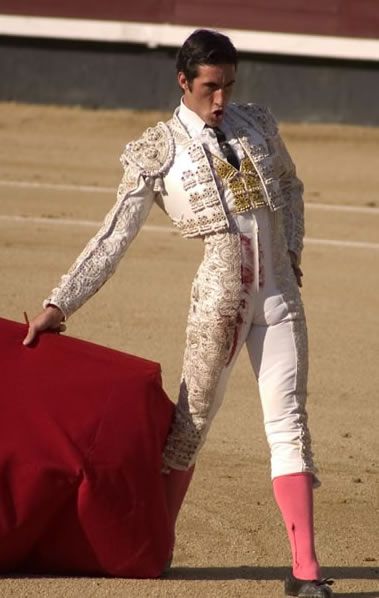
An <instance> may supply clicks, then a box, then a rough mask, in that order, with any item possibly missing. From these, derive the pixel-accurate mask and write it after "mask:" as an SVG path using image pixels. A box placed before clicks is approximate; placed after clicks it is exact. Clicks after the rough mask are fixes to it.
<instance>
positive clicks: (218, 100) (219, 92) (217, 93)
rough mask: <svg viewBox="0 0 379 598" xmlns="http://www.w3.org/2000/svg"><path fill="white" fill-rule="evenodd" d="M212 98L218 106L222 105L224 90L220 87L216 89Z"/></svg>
mask: <svg viewBox="0 0 379 598" xmlns="http://www.w3.org/2000/svg"><path fill="white" fill-rule="evenodd" d="M213 99H214V102H215V104H217V105H218V106H223V105H224V100H225V90H224V89H222V88H220V89H217V90H216V91H215V93H214V96H213Z"/></svg>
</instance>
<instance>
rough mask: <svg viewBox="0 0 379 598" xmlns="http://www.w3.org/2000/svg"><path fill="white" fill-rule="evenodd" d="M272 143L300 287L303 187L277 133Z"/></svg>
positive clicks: (293, 260) (287, 229)
mask: <svg viewBox="0 0 379 598" xmlns="http://www.w3.org/2000/svg"><path fill="white" fill-rule="evenodd" d="M272 118H274V117H272ZM272 143H273V145H274V148H273V149H274V152H275V153H277V155H278V158H279V160H278V163H279V171H278V177H279V185H280V189H281V192H282V195H283V198H284V200H285V206H284V208H283V220H284V229H285V235H286V239H287V245H288V251H289V254H290V258H291V264H292V268H293V270H294V273H295V276H296V279H297V282H298V284H299V286H302V284H301V277H302V275H303V273H302V271H301V269H300V263H301V253H302V250H303V241H304V201H303V191H304V186H303V183H302V182H301V180H300V179H299V178H298V177H297V175H296V167H295V164H294V162H293V160H292V158H291V156H290V154H289V152H288V150H287V148H286V145H285V143H284V141H283V139H282V138H281V136H280V134H279V133H277V134H276V135H275V137H274V138H273V141H272Z"/></svg>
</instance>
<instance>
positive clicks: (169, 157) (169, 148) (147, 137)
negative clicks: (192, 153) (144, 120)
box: [120, 122, 174, 177]
mask: <svg viewBox="0 0 379 598" xmlns="http://www.w3.org/2000/svg"><path fill="white" fill-rule="evenodd" d="M120 160H121V162H122V164H123V165H124V166H125V167H127V166H128V165H129V164H131V165H133V166H136V167H137V168H138V170H139V171H140V172H141V174H143V175H144V176H148V177H157V176H159V175H164V174H165V173H166V172H167V171H168V169H169V168H170V166H171V164H172V162H173V160H174V139H173V136H172V133H171V131H170V129H169V128H168V126H167V125H166V124H165V123H163V122H159V123H158V124H157V125H156V126H155V127H149V128H148V129H146V131H145V132H144V133H143V134H142V136H141V137H140V138H139V139H138V140H137V141H131V142H130V143H128V144H127V145H126V146H125V150H124V152H123V154H122V156H121V158H120Z"/></svg>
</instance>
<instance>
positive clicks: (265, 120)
mask: <svg viewBox="0 0 379 598" xmlns="http://www.w3.org/2000/svg"><path fill="white" fill-rule="evenodd" d="M231 107H233V108H234V110H235V111H236V112H239V113H240V114H241V115H243V116H244V118H245V119H246V120H249V121H250V122H251V124H253V125H256V126H258V127H259V128H260V129H261V131H262V133H264V135H269V136H272V135H276V133H277V132H278V123H277V122H276V119H275V117H274V115H273V114H272V112H271V111H270V109H269V108H267V106H262V105H261V104H253V103H248V104H237V103H233V104H231Z"/></svg>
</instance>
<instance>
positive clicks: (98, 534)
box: [0, 318, 174, 577]
mask: <svg viewBox="0 0 379 598" xmlns="http://www.w3.org/2000/svg"><path fill="white" fill-rule="evenodd" d="M25 333H26V326H25V325H23V324H18V323H16V322H11V321H9V320H5V319H1V318H0V571H1V572H6V571H8V572H9V571H14V570H17V571H25V572H27V571H29V572H30V571H33V572H45V573H46V572H49V573H60V574H63V573H64V574H68V573H73V574H81V575H83V574H99V575H117V576H125V577H155V576H158V575H159V574H160V573H161V571H162V569H163V567H164V564H165V562H166V560H167V556H168V553H169V549H170V546H169V535H168V522H167V514H166V509H165V501H164V489H163V484H162V478H161V474H160V466H161V451H162V448H163V445H164V442H165V438H166V436H167V433H168V429H169V426H170V422H171V418H172V414H173V408H174V406H173V404H172V403H171V402H170V401H169V399H168V398H167V396H166V395H165V393H164V391H163V390H162V387H161V378H160V366H159V364H157V363H153V362H151V361H147V360H144V359H141V358H138V357H135V356H132V355H127V354H124V353H121V352H119V351H114V350H111V349H107V348H104V347H101V346H99V345H95V344H92V343H88V342H85V341H81V340H78V339H74V338H70V337H68V336H61V335H57V334H53V333H45V334H43V335H41V337H40V338H39V341H38V343H37V344H36V346H35V347H33V348H28V347H24V346H23V345H22V339H23V337H24V336H25Z"/></svg>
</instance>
